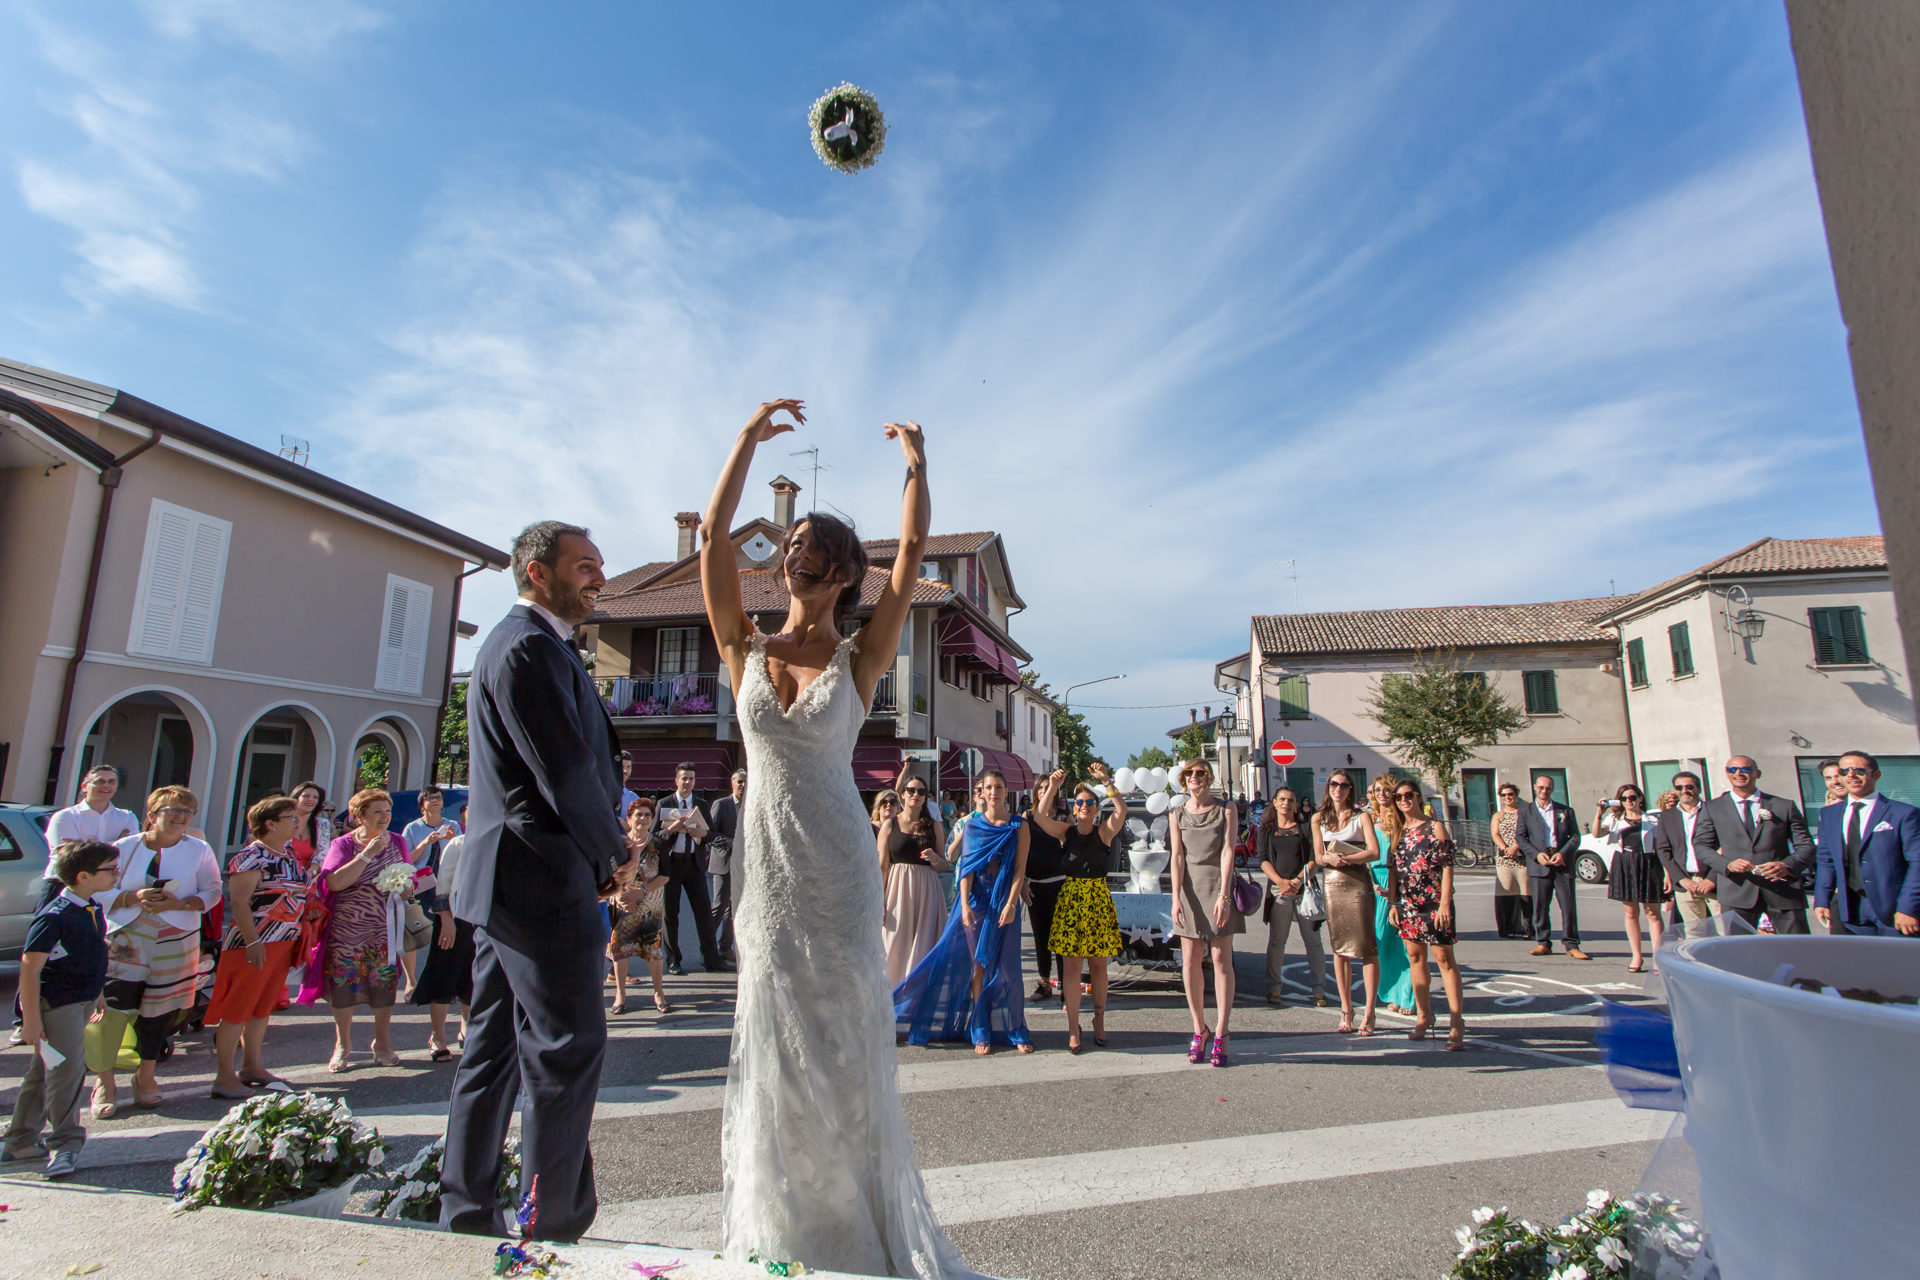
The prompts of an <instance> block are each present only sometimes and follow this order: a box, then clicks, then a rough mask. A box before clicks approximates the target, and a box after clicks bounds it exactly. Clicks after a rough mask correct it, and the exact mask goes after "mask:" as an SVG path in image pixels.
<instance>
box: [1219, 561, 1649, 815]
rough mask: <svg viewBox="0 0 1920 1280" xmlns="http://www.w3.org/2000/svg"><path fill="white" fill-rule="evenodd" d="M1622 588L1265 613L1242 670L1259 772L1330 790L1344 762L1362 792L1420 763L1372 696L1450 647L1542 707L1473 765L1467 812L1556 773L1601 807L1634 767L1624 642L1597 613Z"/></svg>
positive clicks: (1574, 798)
mask: <svg viewBox="0 0 1920 1280" xmlns="http://www.w3.org/2000/svg"><path fill="white" fill-rule="evenodd" d="M1615 599H1616V598H1614V597H1602V598H1599V599H1582V600H1551V601H1545V602H1541V603H1536V604H1489V605H1444V606H1439V607H1433V608H1416V609H1365V610H1353V611H1347V612H1339V613H1281V614H1263V615H1259V616H1256V617H1255V618H1253V620H1252V626H1251V635H1250V644H1249V646H1248V649H1249V651H1248V653H1247V654H1246V656H1245V657H1244V658H1240V659H1235V660H1233V670H1234V678H1233V680H1232V681H1231V682H1229V683H1231V684H1232V685H1233V688H1232V690H1231V691H1232V692H1234V693H1235V695H1236V696H1237V697H1238V698H1239V699H1240V707H1241V711H1240V715H1241V717H1242V723H1245V719H1246V717H1247V716H1248V715H1249V713H1250V715H1251V719H1252V722H1253V730H1252V743H1251V746H1252V750H1250V751H1249V753H1248V759H1249V762H1250V763H1249V764H1248V766H1247V768H1248V769H1249V770H1250V772H1251V773H1252V777H1251V779H1250V780H1248V785H1251V786H1252V787H1253V788H1255V789H1259V790H1264V791H1265V792H1267V793H1268V794H1269V795H1270V794H1272V792H1273V790H1274V789H1275V788H1276V787H1279V786H1282V785H1285V786H1290V787H1292V788H1293V789H1294V791H1295V792H1296V793H1298V794H1300V795H1301V796H1303V797H1306V796H1311V797H1312V802H1314V803H1317V802H1318V801H1319V799H1320V798H1321V797H1322V796H1323V795H1324V794H1325V792H1326V782H1327V778H1328V776H1329V775H1330V774H1331V773H1332V772H1333V771H1334V770H1336V769H1338V770H1343V771H1345V772H1347V773H1348V774H1349V775H1351V776H1352V777H1353V780H1354V782H1355V784H1356V785H1357V786H1358V787H1359V788H1360V789H1361V790H1362V792H1364V790H1365V788H1366V785H1367V783H1368V781H1369V780H1371V779H1372V778H1374V777H1376V776H1378V775H1379V774H1381V773H1383V772H1392V773H1405V772H1407V770H1406V764H1405V762H1404V761H1402V760H1401V759H1399V758H1398V757H1397V756H1395V755H1394V754H1393V752H1392V751H1391V749H1390V748H1389V747H1388V746H1387V744H1386V742H1385V741H1384V740H1383V738H1382V734H1381V730H1380V727H1379V725H1377V724H1375V723H1374V722H1373V720H1372V719H1371V718H1369V716H1368V714H1367V710H1366V705H1365V704H1366V701H1367V699H1368V698H1369V697H1370V696H1371V695H1372V693H1373V691H1374V690H1375V689H1376V688H1377V687H1378V685H1379V682H1380V679H1381V677H1383V676H1385V675H1389V674H1393V673H1397V672H1402V671H1405V670H1407V669H1408V667H1409V666H1410V665H1411V664H1412V663H1413V662H1414V661H1416V660H1418V659H1420V658H1431V657H1440V658H1445V659H1447V660H1449V661H1452V662H1454V663H1456V664H1457V665H1458V666H1459V667H1460V668H1462V669H1463V670H1467V671H1474V672H1479V673H1481V674H1482V675H1483V676H1484V677H1485V679H1486V680H1487V681H1488V682H1489V683H1490V684H1492V685H1493V687H1494V688H1495V689H1496V690H1498V691H1499V692H1500V693H1502V694H1504V695H1505V696H1506V697H1507V699H1508V700H1509V701H1510V702H1512V703H1513V704H1514V706H1516V707H1519V708H1522V709H1524V711H1525V712H1526V714H1527V716H1528V723H1527V725H1526V727H1525V728H1523V729H1521V730H1520V731H1519V732H1518V733H1516V734H1514V735H1513V736H1512V737H1511V738H1509V739H1507V740H1506V741H1504V742H1502V743H1500V744H1499V745H1497V746H1494V747H1491V748H1488V749H1487V750H1485V751H1483V752H1482V753H1481V754H1480V755H1479V756H1476V757H1475V758H1474V759H1472V760H1470V761H1468V762H1467V765H1466V766H1465V767H1464V768H1463V769H1462V771H1461V781H1460V787H1461V792H1460V793H1459V794H1460V795H1461V796H1462V799H1463V803H1464V806H1465V814H1466V816H1467V817H1468V818H1470V819H1476V820H1481V819H1485V818H1486V817H1487V816H1488V815H1489V814H1490V813H1491V811H1492V809H1493V806H1494V797H1495V794H1496V792H1497V790H1498V788H1499V786H1500V785H1501V784H1502V783H1507V782H1512V783H1515V784H1517V785H1518V786H1519V787H1520V788H1521V790H1522V792H1523V793H1525V792H1526V791H1527V789H1528V788H1529V787H1530V786H1531V784H1532V779H1533V778H1534V777H1535V776H1536V775H1538V774H1542V773H1545V774H1548V775H1550V776H1552V777H1553V778H1554V780H1555V787H1556V794H1557V796H1558V797H1559V798H1560V799H1561V800H1563V801H1567V802H1568V803H1572V804H1574V805H1575V806H1576V807H1578V806H1582V805H1584V806H1587V807H1588V808H1591V806H1592V802H1593V800H1594V798H1595V797H1597V796H1598V795H1600V794H1602V793H1605V794H1609V795H1610V794H1612V792H1613V789H1614V788H1615V787H1617V786H1618V785H1619V784H1620V783H1621V782H1622V781H1624V780H1625V779H1626V778H1628V777H1629V776H1630V769H1631V757H1630V752H1629V750H1628V746H1627V726H1626V714H1625V712H1626V706H1625V702H1624V700H1623V699H1622V698H1621V696H1620V681H1619V677H1618V676H1617V675H1616V674H1615V666H1616V662H1615V658H1616V653H1615V642H1614V639H1613V637H1612V635H1611V634H1610V633H1609V632H1608V631H1607V630H1606V629H1605V628H1603V627H1601V626H1599V625H1598V623H1597V619H1598V618H1599V617H1600V616H1601V615H1602V614H1604V613H1605V612H1606V611H1607V609H1608V608H1609V607H1610V606H1611V605H1612V604H1614V603H1615ZM1216 683H1219V682H1218V681H1216ZM1221 688H1222V689H1223V690H1225V689H1227V688H1228V684H1225V683H1223V684H1221ZM1279 741H1284V742H1290V743H1292V744H1293V748H1294V751H1295V758H1294V759H1293V760H1292V762H1291V763H1287V764H1281V763H1277V762H1276V761H1275V760H1274V759H1273V757H1272V755H1271V748H1272V745H1273V744H1274V743H1275V742H1279ZM1424 781H1425V783H1426V785H1427V786H1428V787H1429V788H1431V786H1432V780H1431V779H1426V780H1424ZM1570 796H1571V800H1569V797H1570Z"/></svg>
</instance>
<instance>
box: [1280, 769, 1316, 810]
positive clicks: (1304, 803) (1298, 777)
mask: <svg viewBox="0 0 1920 1280" xmlns="http://www.w3.org/2000/svg"><path fill="white" fill-rule="evenodd" d="M1287 787H1288V789H1289V790H1291V791H1292V792H1293V794H1294V795H1296V796H1298V797H1299V799H1300V811H1301V812H1302V813H1305V812H1306V811H1308V810H1309V809H1312V808H1314V807H1315V806H1316V805H1318V804H1319V803H1320V797H1319V796H1317V795H1315V794H1313V769H1312V767H1311V766H1309V767H1307V768H1304V769H1303V768H1301V767H1300V766H1299V765H1297V764H1296V765H1289V766H1288V768H1287Z"/></svg>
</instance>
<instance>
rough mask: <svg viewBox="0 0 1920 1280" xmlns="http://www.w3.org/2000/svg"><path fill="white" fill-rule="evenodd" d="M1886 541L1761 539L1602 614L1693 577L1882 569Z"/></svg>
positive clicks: (1614, 613) (1874, 537)
mask: <svg viewBox="0 0 1920 1280" xmlns="http://www.w3.org/2000/svg"><path fill="white" fill-rule="evenodd" d="M1886 567H1887V542H1886V539H1885V538H1882V537H1881V536H1880V535H1879V534H1871V535H1866V536H1861V537H1853V538H1762V539H1760V540H1759V541H1758V542H1749V543H1748V544H1747V545H1746V546H1744V547H1741V548H1740V549H1739V550H1738V551H1734V552H1731V553H1729V554H1727V555H1724V556H1721V557H1720V558H1719V559H1718V560H1709V561H1708V562H1707V563H1706V564H1703V565H1701V566H1700V567H1699V568H1697V569H1689V570H1688V571H1687V572H1685V573H1683V574H1680V575H1679V576H1678V577H1673V578H1668V579H1667V580H1666V581H1665V582H1662V583H1660V584H1659V585H1658V586H1653V587H1648V588H1647V589H1646V590H1645V591H1642V592H1640V593H1639V594H1637V595H1633V596H1629V597H1627V598H1626V599H1624V600H1621V601H1620V602H1619V604H1618V605H1617V606H1616V607H1615V608H1613V609H1611V610H1609V611H1608V612H1607V614H1606V615H1605V616H1607V617H1616V616H1618V615H1620V614H1622V613H1625V612H1627V611H1628V610H1629V609H1632V608H1634V607H1636V606H1638V605H1640V604H1643V603H1645V602H1646V601H1649V600H1655V599H1658V598H1659V597H1660V596H1663V595H1665V594H1666V593H1667V592H1669V591H1671V590H1673V589H1674V588H1675V587H1678V586H1682V585H1684V584H1685V583H1688V582H1692V581H1694V580H1695V579H1699V578H1705V577H1707V576H1709V575H1711V576H1713V577H1725V578H1736V577H1758V576H1763V575H1766V574H1773V573H1825V572H1833V571H1837V570H1844V569H1884V568H1886Z"/></svg>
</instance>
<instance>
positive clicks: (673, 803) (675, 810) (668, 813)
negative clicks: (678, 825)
mask: <svg viewBox="0 0 1920 1280" xmlns="http://www.w3.org/2000/svg"><path fill="white" fill-rule="evenodd" d="M694 805H695V801H694V798H693V796H692V795H691V794H689V795H688V796H687V798H686V799H685V800H682V799H681V798H680V793H679V792H677V791H676V792H674V793H673V794H672V795H670V796H668V797H667V798H666V800H664V801H663V802H662V803H661V805H660V822H661V825H662V826H664V825H665V824H666V823H667V821H668V820H669V819H670V818H672V817H675V816H678V815H684V814H691V813H694V812H697V810H696V809H695V808H694ZM682 806H685V807H682ZM693 845H694V837H693V833H692V832H691V831H676V832H674V834H673V851H674V852H675V853H692V852H693Z"/></svg>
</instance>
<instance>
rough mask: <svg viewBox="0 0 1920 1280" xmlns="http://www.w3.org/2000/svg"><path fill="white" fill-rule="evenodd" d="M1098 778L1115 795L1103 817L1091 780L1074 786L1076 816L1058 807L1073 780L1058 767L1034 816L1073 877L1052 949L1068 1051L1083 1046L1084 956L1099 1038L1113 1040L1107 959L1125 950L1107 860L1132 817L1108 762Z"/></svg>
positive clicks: (1056, 915) (1063, 891)
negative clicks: (1064, 815)
mask: <svg viewBox="0 0 1920 1280" xmlns="http://www.w3.org/2000/svg"><path fill="white" fill-rule="evenodd" d="M1091 772H1092V773H1093V778H1094V781H1095V782H1097V783H1098V784H1100V788H1101V789H1103V790H1105V791H1106V792H1107V794H1109V795H1111V796H1112V797H1113V812H1112V813H1111V814H1109V815H1108V816H1107V820H1106V821H1105V822H1102V821H1100V791H1099V790H1096V789H1095V788H1094V787H1093V786H1090V785H1089V784H1087V783H1084V782H1083V783H1081V784H1080V785H1079V786H1077V787H1075V788H1074V789H1073V808H1072V820H1071V821H1070V822H1061V821H1059V820H1058V819H1056V818H1053V817H1051V816H1049V815H1051V814H1052V813H1053V799H1054V796H1055V795H1057V794H1058V793H1059V791H1060V787H1061V785H1062V784H1063V783H1065V782H1066V780H1067V775H1066V771H1065V770H1062V769H1055V770H1054V771H1053V772H1052V773H1051V774H1050V775H1048V776H1047V777H1046V778H1045V779H1044V780H1043V781H1042V782H1041V783H1040V790H1039V794H1038V795H1037V796H1036V797H1035V799H1034V805H1033V822H1034V824H1035V825H1036V826H1038V827H1039V828H1040V829H1041V830H1042V831H1045V832H1046V833H1047V834H1048V835H1050V836H1052V837H1053V838H1054V839H1056V840H1058V841H1059V842H1060V847H1061V850H1062V853H1063V855H1064V861H1065V865H1066V870H1067V881H1066V883H1065V884H1064V885H1062V886H1061V888H1060V901H1059V904H1058V905H1057V906H1055V907H1054V910H1053V933H1052V935H1051V937H1050V938H1049V939H1048V941H1047V946H1048V949H1049V950H1051V951H1052V952H1053V953H1054V954H1055V955H1057V956H1059V957H1060V963H1061V965H1062V970H1063V971H1062V974H1061V980H1062V981H1061V986H1062V988H1063V992H1062V994H1063V995H1064V996H1065V998H1066V999H1065V1003H1066V1006H1067V1052H1068V1053H1079V1052H1080V1048H1081V1046H1080V962H1081V961H1082V960H1085V961H1086V962H1087V967H1088V969H1089V971H1090V973H1091V977H1092V982H1093V1042H1094V1043H1095V1044H1097V1045H1099V1046H1100V1047H1101V1048H1103V1049H1104V1048H1106V1045H1107V1026H1106V1018H1107V961H1108V959H1110V958H1111V957H1113V956H1116V955H1119V954H1120V920H1119V917H1118V916H1117V915H1116V914H1115V913H1114V909H1113V891H1112V890H1111V889H1109V888H1107V863H1108V858H1109V857H1110V854H1111V850H1112V848H1113V842H1114V839H1115V838H1116V837H1117V836H1118V835H1119V834H1120V828H1121V827H1122V826H1123V825H1125V823H1126V821H1127V802H1126V801H1125V800H1124V799H1122V798H1121V796H1120V794H1119V792H1117V791H1115V790H1114V789H1113V787H1112V786H1110V785H1109V784H1108V782H1107V767H1106V766H1105V765H1103V764H1100V763H1098V762H1096V763H1095V764H1093V765H1092V767H1091Z"/></svg>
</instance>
